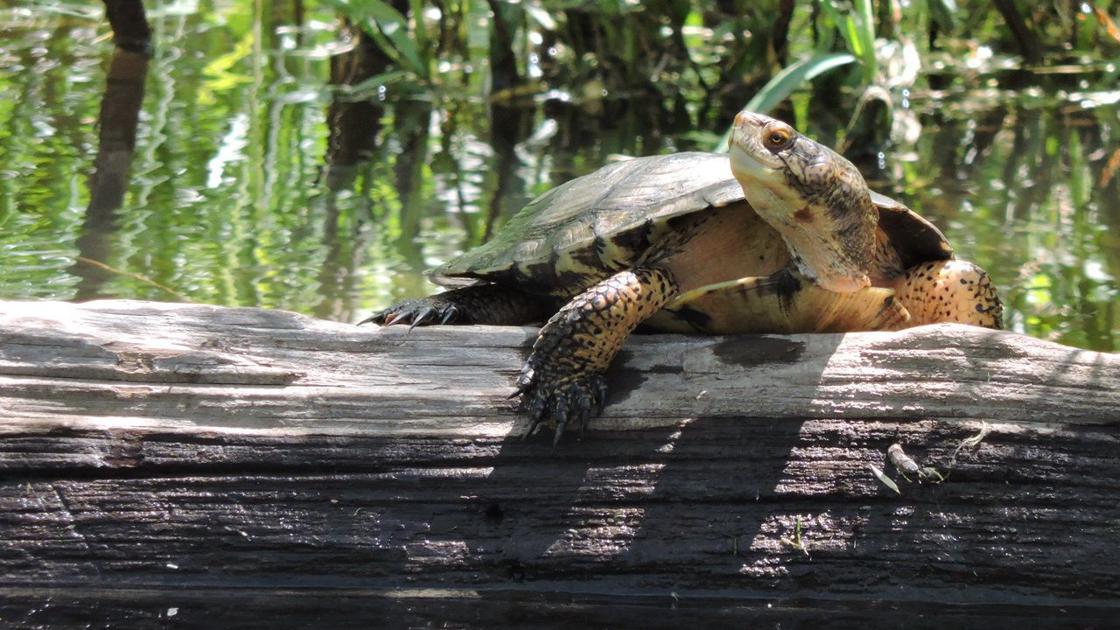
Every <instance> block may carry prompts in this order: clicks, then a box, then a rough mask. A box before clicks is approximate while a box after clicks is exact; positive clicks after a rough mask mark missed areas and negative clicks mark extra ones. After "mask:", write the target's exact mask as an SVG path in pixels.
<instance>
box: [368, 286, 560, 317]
mask: <svg viewBox="0 0 1120 630" xmlns="http://www.w3.org/2000/svg"><path fill="white" fill-rule="evenodd" d="M555 310H556V309H555V306H554V303H553V300H551V299H550V298H547V297H542V296H539V295H531V294H529V293H525V292H524V291H518V290H517V289H511V288H509V287H501V286H497V285H493V284H481V285H476V286H470V287H463V288H462V289H453V290H451V291H444V292H443V293H437V294H435V295H429V296H428V297H424V298H420V299H417V300H405V301H403V302H399V303H397V304H394V305H392V306H390V307H389V308H387V309H384V310H381V311H378V312H376V313H374V314H373V315H370V316H369V317H367V318H366V319H364V320H362V321H360V322H358V324H359V325H361V324H365V323H368V322H373V323H374V324H379V325H381V326H392V325H394V324H410V325H411V326H412V327H416V326H422V325H430V324H489V325H493V326H502V325H506V326H516V325H519V324H529V323H532V322H539V321H543V320H544V319H545V318H546V317H548V315H549V314H550V313H552V312H554V311H555Z"/></svg>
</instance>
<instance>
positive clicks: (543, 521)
mask: <svg viewBox="0 0 1120 630" xmlns="http://www.w3.org/2000/svg"><path fill="white" fill-rule="evenodd" d="M0 330H3V332H2V333H0V409H3V411H4V413H3V418H2V419H0V475H2V482H0V538H2V539H3V540H5V541H6V542H5V545H4V546H3V548H2V550H0V576H2V577H0V581H2V582H3V586H4V588H5V591H4V595H2V596H0V617H2V618H4V619H15V620H23V622H24V623H26V624H28V625H33V624H55V625H58V626H61V627H65V626H67V625H68V624H72V625H83V624H84V623H87V622H88V621H89V620H90V619H91V618H92V619H102V618H104V619H108V620H111V621H114V622H116V623H118V624H119V623H128V622H129V620H132V621H133V622H135V623H140V622H139V621H137V620H142V619H148V620H152V619H156V618H167V615H168V614H170V613H169V612H168V611H169V610H171V609H175V610H176V613H175V614H176V615H182V616H181V617H180V618H179V619H180V620H181V621H182V622H184V623H188V624H190V623H195V624H199V623H206V622H212V621H213V620H214V619H219V618H220V619H224V620H226V621H228V622H230V623H242V622H247V621H246V618H245V613H246V611H247V610H248V609H247V608H245V607H244V606H242V605H241V604H240V602H242V601H252V602H256V603H257V604H258V605H259V606H260V607H261V608H262V609H263V610H266V611H272V612H273V613H274V614H276V615H285V616H288V615H291V616H290V617H288V618H289V619H293V620H297V621H298V620H304V621H307V622H311V621H312V620H316V621H321V620H324V619H325V620H328V622H329V623H328V625H332V626H337V627H349V626H354V625H363V626H364V627H368V626H369V625H370V623H373V622H376V621H378V620H382V621H384V622H385V623H388V624H389V625H402V624H403V625H409V624H412V625H416V624H427V623H439V622H450V623H454V624H459V625H465V626H480V627H487V626H493V625H495V624H510V623H528V624H540V623H544V624H546V625H547V624H559V623H564V622H566V621H567V622H572V623H598V624H606V625H611V626H615V627H617V626H631V627H634V626H640V627H674V626H679V625H680V624H681V623H683V622H685V621H689V620H696V621H699V622H704V623H724V622H727V621H732V620H739V621H742V620H752V621H762V622H777V621H789V622H790V625H793V626H795V627H798V626H803V627H809V626H812V627H822V626H823V627H846V626H850V625H851V623H853V620H855V619H864V620H870V621H871V622H877V623H879V624H883V625H886V624H889V625H905V626H906V627H908V628H914V627H935V626H936V627H943V626H944V623H945V621H946V620H949V621H954V620H956V621H978V620H992V619H999V620H1000V621H1002V622H1006V621H1007V620H1021V621H1022V622H1024V623H1026V624H1027V625H1028V626H1029V625H1031V623H1032V622H1033V621H1035V620H1037V619H1040V618H1052V619H1053V620H1054V621H1055V624H1056V625H1068V626H1070V627H1083V626H1085V625H1087V624H1093V623H1097V624H1099V623H1101V622H1103V621H1105V620H1111V619H1114V615H1115V613H1116V608H1117V607H1118V606H1120V599H1118V597H1120V551H1118V550H1117V546H1116V544H1115V534H1116V531H1117V527H1118V526H1120V507H1118V505H1117V501H1116V496H1117V492H1118V491H1120V458H1117V457H1116V452H1117V448H1118V446H1120V431H1118V428H1117V423H1118V421H1120V390H1118V388H1117V387H1116V384H1117V383H1118V382H1120V356H1118V355H1110V354H1102V353H1095V352H1089V351H1082V350H1076V349H1073V348H1067V347H1063V346H1059V345H1056V344H1052V343H1048V342H1044V341H1039V340H1036V339H1031V338H1027V337H1023V336H1020V335H1016V334H1013V333H1007V332H993V331H988V330H983V329H978V328H970V327H964V326H955V325H941V326H935V327H924V328H917V329H911V330H908V331H904V332H901V333H858V334H847V335H797V336H746V337H738V338H733V337H723V338H721V337H686V336H672V335H665V336H639V337H637V338H635V339H633V340H632V342H631V343H629V344H628V346H627V350H626V353H625V356H624V357H623V360H622V361H621V365H619V367H618V368H617V369H616V370H615V371H614V372H613V373H612V375H611V380H612V384H613V389H612V398H611V400H612V403H611V404H610V405H609V406H608V407H607V409H606V411H605V414H604V417H603V418H602V419H600V420H598V421H596V422H594V423H593V424H592V428H591V430H590V431H589V432H588V434H587V435H586V436H585V438H584V439H583V440H582V441H574V440H573V441H565V442H563V443H562V444H561V445H560V446H559V448H557V449H555V450H554V449H553V448H552V447H551V443H550V440H548V439H547V438H541V439H535V438H530V439H523V437H522V433H523V432H524V429H525V428H526V426H527V422H525V421H524V419H522V418H520V417H519V416H518V415H517V414H516V413H515V412H514V411H513V410H512V409H511V408H510V406H509V402H508V401H506V400H505V397H506V396H507V395H508V394H509V393H510V392H512V390H513V388H512V381H513V379H514V377H515V374H516V372H517V369H518V367H519V363H520V361H521V359H522V357H523V355H524V353H525V352H526V351H527V349H528V345H529V344H530V343H531V341H532V339H533V335H534V332H535V331H533V330H531V329H527V328H525V329H523V328H498V327H456V328H444V329H416V330H414V331H413V332H412V333H410V334H409V333H405V332H404V331H402V330H384V331H379V330H377V329H364V328H356V327H354V326H350V325H347V324H339V323H332V322H326V321H321V320H313V319H309V318H306V317H302V316H299V315H295V314H291V313H286V312H280V311H265V310H256V309H229V308H220V307H210V306H193V305H181V304H180V305H176V304H156V303H143V302H124V301H104V302H93V303H89V304H84V305H73V304H63V303H14V302H8V303H0ZM978 435H979V436H982V438H981V439H979V440H978V441H976V442H977V443H972V442H969V441H967V440H968V438H969V437H973V436H978ZM893 443H900V444H902V445H903V446H904V447H905V449H906V451H907V452H908V453H909V454H910V455H912V456H913V457H914V458H915V459H917V460H918V461H919V462H920V463H921V464H922V465H929V466H933V467H935V468H937V469H938V470H939V471H940V472H941V474H942V475H944V476H945V477H946V479H945V481H944V482H942V483H923V484H919V483H916V480H915V482H914V483H908V482H907V481H905V480H904V479H903V478H902V477H901V476H900V475H898V474H897V472H896V471H894V470H893V468H891V467H890V465H889V464H888V463H887V462H886V455H885V453H886V451H887V448H888V447H889V446H890V445H891V444H893ZM871 466H875V467H877V468H880V469H882V470H883V471H885V472H886V474H888V475H890V476H891V477H893V478H894V479H895V480H896V481H897V483H898V485H899V488H900V494H896V493H895V492H894V491H892V490H891V489H889V488H888V487H887V486H885V485H884V484H883V483H881V482H880V480H879V479H877V478H876V476H875V475H874V474H873V473H872V472H871V470H870V467H871ZM242 598H244V599H242ZM48 599H49V600H50V602H52V604H51V606H43V603H44V602H46V601H47V600H48ZM950 605H951V608H948V609H947V608H946V606H950ZM771 606H772V607H771ZM215 615H217V616H215ZM350 615H357V616H356V617H354V616H350ZM192 620H193V621H192ZM357 620H361V623H360V624H359V623H358V621H357ZM374 625H377V624H376V623H375V624H374Z"/></svg>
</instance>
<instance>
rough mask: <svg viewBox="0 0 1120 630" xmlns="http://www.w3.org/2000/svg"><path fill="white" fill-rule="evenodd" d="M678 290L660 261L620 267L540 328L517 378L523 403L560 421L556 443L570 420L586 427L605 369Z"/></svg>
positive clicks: (598, 401) (538, 415)
mask: <svg viewBox="0 0 1120 630" xmlns="http://www.w3.org/2000/svg"><path fill="white" fill-rule="evenodd" d="M677 291H678V285H677V281H676V279H674V278H673V275H672V273H671V272H669V271H668V270H666V269H663V268H660V267H647V268H639V269H634V270H632V271H620V272H619V273H616V274H614V275H613V276H611V277H609V278H607V279H606V280H603V281H602V282H599V283H597V284H595V285H593V286H592V287H590V288H589V289H587V290H586V291H584V292H583V293H580V294H579V295H577V296H576V297H575V298H573V299H572V300H571V301H570V302H568V303H567V304H565V305H564V307H563V308H561V309H560V310H559V311H558V312H557V313H556V314H555V315H553V316H552V318H551V319H549V320H548V323H547V324H545V325H544V328H542V329H541V332H540V335H539V336H538V337H537V341H536V343H534V344H533V351H532V353H530V355H529V358H528V360H526V361H525V365H524V367H523V368H522V369H521V375H520V377H519V378H518V379H517V393H519V394H521V397H522V407H523V408H524V409H525V410H526V411H528V413H529V416H530V417H531V418H532V420H533V426H532V428H531V429H530V434H532V433H533V432H534V431H535V430H536V428H537V427H538V425H539V424H540V423H541V422H549V423H553V422H554V423H555V425H556V431H555V437H554V438H553V440H554V443H557V442H559V441H560V436H561V435H563V433H564V430H565V429H566V428H567V425H568V424H569V423H574V424H575V425H576V428H578V429H579V430H580V432H582V431H583V428H584V426H585V425H586V424H587V420H588V418H590V417H591V416H592V414H596V415H597V414H598V413H599V411H600V410H601V409H602V406H603V403H604V401H605V397H606V382H605V381H604V379H603V372H605V371H606V369H607V366H609V365H610V363H611V360H612V359H614V357H615V355H616V354H618V351H619V350H620V349H621V348H622V343H623V342H624V341H625V340H626V337H627V336H629V335H630V333H631V332H632V331H633V330H634V328H636V327H637V326H638V324H640V323H642V321H644V320H645V319H647V318H649V317H650V316H651V315H653V314H654V313H656V312H657V311H659V310H661V308H662V307H663V306H665V304H667V303H668V302H669V301H670V300H671V299H673V297H674V296H676V294H677Z"/></svg>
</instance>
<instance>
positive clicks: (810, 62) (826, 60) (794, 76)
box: [715, 53, 856, 152]
mask: <svg viewBox="0 0 1120 630" xmlns="http://www.w3.org/2000/svg"><path fill="white" fill-rule="evenodd" d="M855 60H856V58H855V57H853V56H852V55H850V54H848V53H818V54H816V55H814V56H812V57H809V58H808V59H802V60H801V61H796V62H794V63H792V64H790V65H789V66H787V67H786V68H785V69H783V70H782V71H781V72H779V73H778V74H776V75H774V78H772V79H770V80H769V81H768V82H767V83H766V85H764V86H762V89H760V90H759V91H758V92H757V93H755V95H754V98H752V99H751V100H750V102H748V103H747V104H746V106H745V107H744V108H743V109H746V110H748V111H752V112H758V113H760V114H768V113H770V112H771V111H772V110H773V109H774V108H775V107H777V106H778V103H781V102H782V101H784V100H785V99H786V98H788V97H789V95H790V94H793V92H794V91H795V90H797V89H798V88H800V87H801V86H802V85H805V84H806V83H808V82H809V81H812V80H813V79H815V78H816V77H818V76H820V75H822V74H824V73H825V72H828V71H829V70H832V69H833V68H839V67H840V66H844V65H847V64H849V63H852V62H853V61H855ZM730 138H731V128H728V129H727V131H726V132H725V133H724V134H723V136H722V137H721V138H720V140H719V143H718V144H716V145H715V146H716V149H715V150H716V151H721V152H722V151H727V149H728V141H729V140H730Z"/></svg>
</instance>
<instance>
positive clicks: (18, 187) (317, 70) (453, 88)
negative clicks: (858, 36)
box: [0, 3, 1120, 350]
mask: <svg viewBox="0 0 1120 630" xmlns="http://www.w3.org/2000/svg"><path fill="white" fill-rule="evenodd" d="M479 4H480V3H475V4H473V5H471V6H472V7H473V8H472V11H474V12H475V13H474V14H471V15H469V16H467V17H469V18H470V21H478V20H483V19H485V17H486V11H485V8H481V9H480V8H479ZM60 6H65V5H60ZM252 6H253V5H252V4H251V3H230V4H229V5H223V6H222V7H220V8H213V7H210V6H209V5H206V6H204V7H203V8H202V9H198V10H196V9H195V8H192V7H183V6H181V5H178V4H167V5H163V7H162V12H158V10H157V11H153V12H152V13H150V14H149V17H150V18H151V24H152V27H153V31H154V37H155V41H156V47H155V51H154V55H153V57H152V58H151V60H150V61H147V62H145V61H143V59H142V57H140V56H135V57H129V56H128V55H127V54H123V55H122V54H121V53H118V54H117V55H116V56H115V57H114V58H113V59H112V60H110V56H111V53H112V50H111V45H110V44H109V42H107V41H106V34H107V32H108V29H107V26H106V25H105V24H104V23H103V22H102V21H101V19H100V16H99V15H98V14H92V13H91V14H89V15H85V14H83V13H82V12H81V11H61V10H59V11H54V12H47V13H33V12H30V11H21V10H18V9H8V10H6V12H4V13H3V19H2V20H0V31H2V33H0V35H2V37H3V42H4V44H2V45H0V58H2V62H3V65H4V66H5V67H6V68H7V72H5V73H3V75H0V170H2V171H3V172H2V173H0V175H2V176H0V226H2V230H0V256H2V258H0V260H2V261H3V262H2V263H0V265H3V273H2V274H0V297H3V298H8V299H17V298H19V299H23V298H51V299H90V298H95V297H120V298H138V299H156V300H190V301H198V302H207V303H217V304H228V305H247V306H257V305H259V306H267V307H276V308H286V309H292V310H296V311H300V312H304V313H308V314H312V315H316V316H320V317H327V318H331V319H337V320H343V321H354V320H357V319H360V318H361V317H364V316H365V315H366V314H368V312H369V311H370V310H373V309H376V308H379V307H382V306H385V305H387V304H388V303H390V302H392V301H394V300H397V299H401V298H405V297H412V296H418V295H422V294H426V293H429V292H431V291H433V290H435V287H433V286H432V285H430V284H429V283H428V282H427V281H426V280H425V279H424V277H423V275H422V272H423V270H424V269H425V268H427V267H430V266H432V265H435V264H438V263H440V262H442V261H444V260H447V259H448V258H450V257H451V256H454V255H455V254H456V253H458V252H460V251H463V250H464V249H467V248H470V247H472V246H474V245H477V244H479V243H481V242H483V241H485V240H486V239H487V238H488V236H489V235H490V234H492V233H493V231H494V230H495V229H497V228H498V227H500V226H501V224H502V223H503V221H505V220H506V219H507V218H508V217H509V216H510V215H511V214H512V213H513V212H515V211H516V210H517V209H518V208H520V207H521V206H522V205H523V204H524V203H525V202H526V201H527V200H529V199H530V198H532V197H533V196H535V195H537V194H540V193H541V192H543V191H545V190H547V189H548V188H550V187H552V186H554V185H556V184H558V183H560V182H562V181H565V180H567V179H570V178H571V177H574V176H576V175H580V174H583V173H587V172H590V171H592V170H594V169H595V168H597V167H599V166H601V165H602V164H604V163H605V162H606V161H608V160H609V159H611V157H612V156H613V155H615V154H626V155H644V154H651V153H664V152H670V151H676V150H686V149H701V150H704V149H710V148H712V147H714V146H716V144H717V141H718V138H719V135H720V132H722V131H723V129H725V128H726V125H727V123H728V122H729V121H728V120H721V116H722V117H723V118H726V117H727V116H726V112H721V111H719V108H716V109H712V110H710V111H709V110H707V109H706V107H707V104H706V103H702V102H699V100H698V99H700V98H701V95H700V93H696V92H694V91H693V90H692V89H691V88H689V89H685V90H684V91H683V96H681V95H678V96H679V98H666V97H665V96H664V95H657V94H650V93H648V92H642V93H641V94H638V93H626V92H625V90H620V89H616V88H615V87H613V86H612V87H611V89H609V90H608V89H607V88H606V87H603V86H602V85H600V84H598V83H596V82H595V80H594V79H587V78H584V79H586V80H583V82H581V83H578V87H577V88H573V89H572V90H569V91H567V92H559V91H554V92H536V93H532V94H529V95H527V96H518V95H517V94H516V93H514V94H513V96H511V97H510V98H503V99H492V100H488V99H486V98H484V97H483V95H484V94H485V93H486V92H485V86H484V85H483V82H484V80H483V78H482V77H483V76H484V75H485V73H484V72H482V71H476V72H473V73H471V72H465V71H464V70H465V68H463V67H440V66H439V65H438V64H436V67H435V68H434V71H435V78H434V79H433V80H436V81H442V82H443V83H444V85H443V86H442V87H441V88H440V89H439V90H438V91H433V90H430V89H421V88H416V89H412V88H410V87H409V86H408V85H405V84H402V83H397V82H393V81H389V82H383V83H382V84H380V85H379V86H375V87H374V88H373V89H372V92H369V91H368V90H367V91H366V92H359V93H358V94H352V90H349V89H344V88H338V87H337V85H338V84H354V83H360V82H361V79H362V78H363V77H369V76H370V69H369V68H363V67H362V64H363V63H364V62H363V58H362V57H361V56H360V55H357V56H355V55H354V51H353V50H351V51H350V52H342V51H344V50H345V48H346V47H345V46H344V44H345V43H346V42H345V41H343V42H342V43H341V44H340V41H339V36H338V32H337V30H336V27H335V25H334V24H332V23H330V22H327V21H316V20H314V19H304V20H303V22H302V26H295V24H297V23H298V22H299V21H298V20H297V19H296V18H295V17H294V16H293V15H292V14H290V12H288V11H287V10H286V9H285V8H284V7H287V6H288V5H287V4H286V3H277V4H276V5H275V6H271V5H269V3H264V5H263V8H262V9H261V10H259V11H254V10H252ZM316 15H318V16H319V17H320V18H323V20H326V19H329V18H330V17H331V16H332V13H331V12H330V11H328V10H326V9H322V8H320V9H319V13H318V14H316ZM472 23H473V22H472ZM467 39H468V42H469V43H470V44H471V45H473V46H476V47H482V48H484V47H485V46H486V41H485V38H483V39H481V40H479V39H477V38H475V39H473V40H472V39H471V38H467ZM355 41H357V40H355ZM359 48H360V45H359ZM340 52H341V53H342V54H339V53H340ZM433 63H434V62H433ZM388 72H393V71H392V70H390V71H388ZM107 74H108V75H109V76H110V77H111V79H112V80H109V81H106V75H107ZM378 76H382V77H384V76H385V74H381V75H378ZM392 76H396V75H392ZM392 76H390V78H392ZM1089 79H1092V77H1089ZM935 83H937V81H935V80H933V79H932V78H931V79H930V80H928V81H923V82H919V83H918V84H917V85H915V86H914V87H913V88H912V89H910V90H908V91H906V92H904V98H905V100H906V101H907V102H906V103H905V104H904V106H903V107H902V108H901V109H900V112H901V114H902V115H900V116H896V124H895V127H896V128H897V127H901V128H902V132H901V134H898V135H899V137H897V138H896V140H895V142H894V144H893V145H892V146H891V149H890V151H889V152H888V154H887V155H885V156H879V155H871V156H870V157H869V158H868V159H869V166H868V168H867V169H865V170H866V171H867V172H869V173H872V172H874V173H875V180H876V184H875V186H876V187H877V188H878V189H880V190H882V191H884V192H887V193H890V194H893V195H895V196H897V197H899V198H900V199H902V200H903V201H905V202H906V203H908V204H909V205H911V206H912V207H914V208H915V209H916V210H917V211H919V212H920V213H922V214H924V215H925V216H927V217H929V218H930V219H931V220H933V221H934V222H935V223H937V224H938V225H939V226H941V227H942V228H943V230H944V231H945V232H946V234H947V236H948V237H949V239H950V240H951V241H952V242H953V243H954V245H955V246H956V248H957V250H958V251H959V252H960V254H961V255H962V256H963V257H965V258H968V259H970V260H974V261H976V262H978V263H979V264H981V265H982V266H984V267H985V268H987V269H988V270H989V271H990V272H991V273H992V275H993V276H994V277H995V279H996V281H997V284H998V285H999V287H1000V289H1001V291H1002V293H1003V295H1004V299H1005V302H1006V304H1007V307H1008V308H1007V322H1006V323H1007V325H1008V326H1009V327H1010V328H1012V329H1015V330H1019V331H1023V332H1026V333H1028V334H1032V335H1035V336H1038V337H1042V338H1046V339H1053V340H1057V341H1061V342H1063V343H1067V344H1071V345H1075V346H1079V347H1086V348H1094V349H1103V350H1115V349H1117V348H1120V343H1118V334H1120V324H1118V323H1117V313H1116V310H1117V305H1118V296H1120V289H1118V285H1117V278H1118V277H1120V236H1118V235H1120V194H1118V193H1120V150H1118V144H1117V142H1116V138H1117V136H1118V135H1120V108H1118V106H1117V104H1116V103H1117V101H1118V95H1117V94H1116V93H1115V92H1108V91H1094V88H1093V86H1094V85H1097V83H1094V82H1092V81H1090V80H1088V79H1087V78H1086V77H1083V76H1080V75H1075V76H1072V77H1058V78H1055V79H1053V80H1048V79H1046V78H1043V79H1040V80H1037V81H1034V85H1035V86H1034V87H1029V88H1026V89H1021V90H1016V91H1011V90H1004V89H999V88H997V87H992V86H993V85H997V84H996V83H994V82H992V81H987V80H984V79H976V80H972V81H959V80H953V81H949V82H948V85H947V86H941V87H939V88H938V89H934V88H933V87H931V85H933V84H935ZM331 84H336V87H335V88H333V89H332V87H331ZM107 85H108V91H106V86H107ZM366 87H367V88H368V87H369V86H368V85H367V86H366ZM686 87H688V86H686ZM604 92H606V94H607V95H606V97H604V96H603V93H604ZM362 94H364V96H362ZM371 94H372V95H371ZM103 98H104V103H103V102H102V101H103ZM137 98H142V107H141V109H140V112H139V116H138V119H135V116H133V117H132V118H130V116H129V114H128V111H127V110H128V107H127V105H128V103H129V102H130V99H137ZM690 99H691V100H690ZM847 100H848V101H851V102H850V103H847V104H846V106H845V107H842V108H839V111H831V110H832V109H836V108H835V107H832V104H831V103H829V102H827V101H826V100H824V99H814V98H813V96H812V95H811V94H810V93H808V92H806V91H804V90H802V91H798V92H797V93H795V94H794V96H793V98H792V100H791V101H789V102H788V103H789V104H788V106H786V107H785V108H784V111H783V112H779V113H780V114H782V115H783V116H784V117H786V118H787V119H789V120H790V122H793V123H795V125H796V126H798V127H799V128H801V129H803V130H805V131H807V132H808V133H810V134H811V135H814V136H816V137H818V138H821V139H822V140H824V141H828V142H835V143H838V144H843V143H844V142H845V141H849V142H850V138H845V133H844V129H843V127H844V124H845V123H846V122H847V119H848V118H849V117H850V112H851V110H852V109H854V108H855V107H856V104H855V101H856V100H858V99H856V97H855V96H850V97H847ZM702 110H703V111H702ZM99 120H100V125H98V124H97V123H98V121H99ZM122 129H124V130H126V131H125V132H121V131H120V130H122ZM128 129H134V130H135V137H134V138H133V137H132V136H131V135H130V134H129V133H127V130H128ZM857 148H858V147H857ZM857 153H858V151H857ZM865 157H868V156H865Z"/></svg>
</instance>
